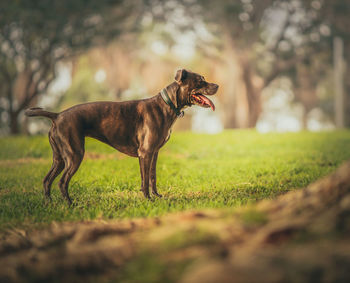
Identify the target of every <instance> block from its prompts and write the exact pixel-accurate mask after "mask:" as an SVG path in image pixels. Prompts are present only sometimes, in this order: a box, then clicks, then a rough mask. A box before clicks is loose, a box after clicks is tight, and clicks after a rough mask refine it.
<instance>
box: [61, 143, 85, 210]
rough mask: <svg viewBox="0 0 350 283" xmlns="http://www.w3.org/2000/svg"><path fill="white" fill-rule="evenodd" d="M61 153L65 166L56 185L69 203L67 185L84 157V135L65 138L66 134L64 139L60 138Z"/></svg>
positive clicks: (70, 201)
mask: <svg viewBox="0 0 350 283" xmlns="http://www.w3.org/2000/svg"><path fill="white" fill-rule="evenodd" d="M68 141H69V142H68ZM61 153H62V157H63V160H64V163H65V168H64V171H63V174H62V177H61V179H60V181H59V183H58V186H59V188H60V190H61V194H62V197H63V198H64V199H65V200H66V201H67V202H68V204H69V205H71V204H72V200H71V198H70V197H69V194H68V185H69V181H70V180H71V178H72V177H73V175H74V174H75V172H77V170H78V169H79V166H80V164H81V161H82V160H83V158H84V137H78V136H74V137H72V136H69V137H68V138H67V136H65V139H64V141H63V139H62V147H61Z"/></svg>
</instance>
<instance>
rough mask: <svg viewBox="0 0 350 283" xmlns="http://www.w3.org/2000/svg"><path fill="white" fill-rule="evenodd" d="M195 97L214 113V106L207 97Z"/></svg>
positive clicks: (200, 95)
mask: <svg viewBox="0 0 350 283" xmlns="http://www.w3.org/2000/svg"><path fill="white" fill-rule="evenodd" d="M196 95H197V96H199V97H200V99H201V102H202V104H203V105H205V106H207V107H210V108H211V109H212V110H213V111H215V105H214V103H213V102H212V101H211V100H210V99H209V98H208V97H206V96H204V95H202V94H196Z"/></svg>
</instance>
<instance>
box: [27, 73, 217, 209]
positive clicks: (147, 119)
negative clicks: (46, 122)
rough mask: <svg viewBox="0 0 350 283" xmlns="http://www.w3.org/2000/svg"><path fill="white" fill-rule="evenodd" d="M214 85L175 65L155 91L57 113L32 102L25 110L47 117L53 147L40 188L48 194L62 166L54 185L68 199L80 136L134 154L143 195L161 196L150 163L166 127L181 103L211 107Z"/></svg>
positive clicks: (178, 113)
mask: <svg viewBox="0 0 350 283" xmlns="http://www.w3.org/2000/svg"><path fill="white" fill-rule="evenodd" d="M218 88H219V86H218V85H217V84H214V83H208V82H207V81H205V79H204V77H203V76H201V75H199V74H197V73H194V72H191V71H188V70H185V69H181V70H178V71H177V72H176V75H175V81H174V82H172V83H171V84H170V85H168V86H167V87H165V88H164V89H162V90H161V91H160V92H159V93H158V94H157V95H155V96H153V97H151V98H147V99H142V100H133V101H124V102H91V103H85V104H80V105H76V106H73V107H71V108H69V109H66V110H64V111H62V112H60V113H54V112H49V111H45V110H44V109H42V108H39V107H34V108H29V109H27V110H26V111H25V114H26V115H27V116H29V117H33V116H43V117H47V118H49V119H51V121H52V126H51V129H50V131H49V141H50V145H51V148H52V151H53V162H52V166H51V169H50V171H49V172H48V173H47V175H46V177H45V178H44V180H43V187H44V194H45V197H46V199H47V200H51V197H50V191H51V185H52V183H53V181H54V179H55V178H56V177H57V176H58V175H59V174H60V173H61V172H62V171H63V174H62V177H61V179H60V181H59V188H60V191H61V194H62V196H63V198H64V199H65V200H66V201H67V202H68V204H69V205H71V204H72V200H71V198H70V197H69V194H68V184H69V181H70V180H71V178H72V177H73V175H74V174H75V172H76V171H77V170H78V168H79V166H80V163H81V162H82V160H83V157H84V143H85V137H86V136H87V137H92V138H95V139H97V140H99V141H101V142H104V143H106V144H108V145H110V146H112V147H113V148H115V149H117V150H119V151H120V152H122V153H125V154H127V155H129V156H133V157H138V159H139V164H140V173H141V181H142V182H141V191H142V192H143V195H144V196H145V197H146V198H148V199H149V198H150V193H149V187H150V186H151V188H152V193H153V194H154V195H155V196H157V197H161V195H160V194H159V193H158V191H157V185H156V164H157V158H158V152H159V149H160V148H161V147H162V146H163V145H164V144H165V143H166V142H167V141H168V140H169V138H170V133H171V128H172V125H173V124H174V122H175V121H176V119H177V118H178V117H181V116H183V113H184V112H183V109H184V108H186V107H189V106H192V105H199V106H201V107H205V108H209V107H210V108H211V109H212V110H213V111H214V110H215V106H214V103H213V102H212V101H211V100H210V99H209V98H207V97H206V96H207V95H214V94H215V93H216V92H217V90H218Z"/></svg>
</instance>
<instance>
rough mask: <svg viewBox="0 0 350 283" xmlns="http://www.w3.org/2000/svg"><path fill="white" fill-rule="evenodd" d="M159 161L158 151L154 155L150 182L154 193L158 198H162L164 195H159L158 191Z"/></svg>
mask: <svg viewBox="0 0 350 283" xmlns="http://www.w3.org/2000/svg"><path fill="white" fill-rule="evenodd" d="M157 159H158V151H157V152H155V153H154V154H153V158H152V163H151V170H150V178H149V181H150V185H151V188H152V193H153V194H154V195H156V196H157V197H160V198H161V197H162V195H161V194H159V193H158V191H157Z"/></svg>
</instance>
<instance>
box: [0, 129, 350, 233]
mask: <svg viewBox="0 0 350 283" xmlns="http://www.w3.org/2000/svg"><path fill="white" fill-rule="evenodd" d="M349 144H350V131H339V132H323V133H309V132H303V133H288V134H277V133H271V134H258V133H256V132H255V131H225V132H223V133H221V134H218V135H205V134H193V133H174V134H173V135H172V137H171V139H170V141H169V142H168V143H167V144H166V145H165V146H164V147H163V149H162V150H161V151H160V155H159V160H158V167H157V174H158V175H157V176H158V191H159V192H160V193H162V194H163V196H164V197H163V198H162V199H154V201H147V200H145V199H144V198H143V196H142V194H141V192H140V191H139V190H140V175H139V167H138V166H139V165H138V160H137V159H136V158H131V157H127V156H125V155H123V154H121V153H118V152H116V151H115V150H114V149H112V148H110V147H108V146H107V145H104V144H102V143H100V142H97V141H95V140H92V139H87V145H86V152H87V158H86V159H85V160H84V161H83V163H82V165H81V167H80V169H79V171H78V172H77V173H76V175H75V176H74V177H73V179H72V181H71V183H70V190H69V191H70V195H71V197H72V198H73V200H74V203H75V206H74V207H71V208H70V207H68V206H67V204H66V203H65V202H64V201H63V199H62V198H61V195H60V192H59V190H58V188H57V180H58V179H59V178H57V179H56V181H55V183H54V185H53V188H52V197H53V201H52V203H51V204H48V205H45V203H44V199H43V193H42V184H41V182H42V179H43V178H44V176H45V175H46V173H47V171H48V170H49V168H50V165H51V149H50V146H49V143H48V139H47V137H42V136H36V137H8V138H2V139H0V229H6V228H11V227H21V226H28V225H32V224H35V225H40V224H47V223H50V222H52V221H73V220H83V219H84V220H86V219H96V218H103V219H110V218H125V217H127V218H132V217H149V216H151V217H152V216H160V215H163V214H165V213H169V212H173V211H182V210H188V209H201V208H234V207H238V206H242V205H245V204H247V203H250V202H254V201H256V200H259V199H266V198H273V197H275V196H277V195H279V194H282V193H285V192H287V191H289V190H293V189H296V188H301V187H304V186H306V185H308V184H309V183H311V182H313V181H314V180H316V179H318V178H319V177H321V176H324V175H326V174H328V173H330V172H331V171H333V170H334V169H335V168H336V167H337V166H338V165H340V164H341V163H342V162H343V161H345V160H346V159H349V158H350V147H349ZM253 216H254V215H253ZM254 217H255V216H254ZM254 217H253V218H254ZM254 219H255V218H254Z"/></svg>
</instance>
